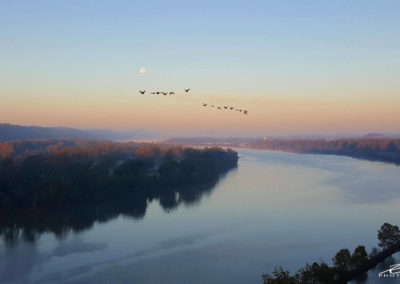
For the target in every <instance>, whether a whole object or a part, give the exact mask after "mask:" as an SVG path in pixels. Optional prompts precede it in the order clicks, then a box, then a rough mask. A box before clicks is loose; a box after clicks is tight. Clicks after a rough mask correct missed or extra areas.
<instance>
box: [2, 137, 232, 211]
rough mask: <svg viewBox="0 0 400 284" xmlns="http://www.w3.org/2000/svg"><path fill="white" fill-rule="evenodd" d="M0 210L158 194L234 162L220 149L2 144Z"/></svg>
mask: <svg viewBox="0 0 400 284" xmlns="http://www.w3.org/2000/svg"><path fill="white" fill-rule="evenodd" d="M0 146H1V147H2V149H6V150H7V151H6V150H4V151H2V153H3V155H2V157H1V159H0V210H3V211H13V210H21V209H32V208H42V207H46V208H49V207H59V206H64V205H72V204H85V203H93V202H96V201H104V200H107V201H109V200H113V199H117V198H120V197H121V196H123V195H124V194H131V195H134V196H136V198H138V199H153V198H159V196H160V190H161V189H164V188H171V187H179V186H193V185H200V184H205V183H209V182H211V181H213V180H216V179H217V178H218V176H219V175H220V174H222V173H225V172H226V171H228V170H229V169H232V168H234V167H236V166H237V161H238V154H237V153H236V152H234V151H232V150H229V149H228V150H224V149H222V148H217V147H213V148H204V149H192V148H187V147H178V146H166V145H156V144H137V143H113V142H100V141H86V140H84V141H81V140H68V141H64V140H40V141H21V142H11V143H3V144H2V145H0Z"/></svg>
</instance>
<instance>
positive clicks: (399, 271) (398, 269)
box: [378, 264, 400, 278]
mask: <svg viewBox="0 0 400 284" xmlns="http://www.w3.org/2000/svg"><path fill="white" fill-rule="evenodd" d="M378 277H379V278H396V277H398V278H400V264H393V265H391V266H390V267H389V269H388V270H385V271H382V272H379V274H378Z"/></svg>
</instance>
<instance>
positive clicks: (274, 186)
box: [0, 150, 400, 284]
mask: <svg viewBox="0 0 400 284" xmlns="http://www.w3.org/2000/svg"><path fill="white" fill-rule="evenodd" d="M239 153H240V155H241V156H243V158H241V159H240V160H239V166H238V168H237V169H234V170H232V171H230V172H229V173H227V174H226V175H224V176H223V177H221V178H220V180H219V181H218V182H217V184H215V185H212V186H210V187H209V188H206V189H197V190H195V191H191V193H190V194H188V195H187V196H176V200H179V202H168V200H164V201H162V202H161V203H162V204H161V205H160V203H159V202H158V201H151V202H148V204H144V206H143V205H142V207H141V208H140V209H135V208H134V209H132V210H130V209H126V208H125V209H124V210H120V211H118V210H114V209H112V210H111V209H110V212H109V213H107V214H105V216H103V215H102V214H101V213H102V212H98V214H87V213H85V212H86V211H85V210H82V211H75V212H74V213H73V214H72V215H71V216H70V215H67V217H61V218H58V217H57V218H56V217H54V219H51V218H50V217H53V216H47V218H50V219H51V220H53V221H46V224H47V225H46V226H38V225H37V224H36V225H35V226H36V227H35V226H33V225H26V227H25V229H24V230H14V233H13V234H11V236H10V234H9V233H7V232H8V231H10V230H11V231H12V228H11V229H10V228H9V229H8V230H7V229H3V232H2V234H1V235H2V236H1V240H0V282H1V283H140V284H146V283H163V284H168V283H187V284H190V283H229V284H234V283H261V275H262V273H270V272H271V271H272V270H273V268H274V266H275V265H281V266H283V267H284V268H285V269H287V270H291V271H296V270H297V269H298V268H300V267H302V266H304V265H305V264H306V263H307V262H308V263H312V262H315V261H317V262H318V261H324V262H327V263H328V264H331V259H332V257H333V256H334V254H335V253H336V252H337V251H338V250H339V249H341V248H349V249H350V250H351V251H352V250H353V249H354V248H355V247H356V246H357V245H359V244H362V245H365V246H366V247H367V249H368V250H370V249H371V248H372V247H373V246H376V244H377V239H376V232H377V230H378V228H379V226H380V225H381V224H383V223H384V222H389V223H392V224H399V223H400V221H399V218H398V214H399V208H400V206H399V205H400V178H399V177H400V167H397V166H394V165H391V164H385V163H380V162H370V161H363V160H357V159H353V158H349V157H341V156H329V155H302V154H294V153H283V152H271V151H258V150H239ZM128 202H129V201H128ZM132 206H133V207H134V206H136V205H132ZM125 207H126V205H125ZM98 210H101V209H98ZM15 231H17V232H15ZM397 259H398V260H399V261H398V262H400V257H396V256H395V257H394V258H393V259H390V260H388V261H389V262H390V263H397V262H396V260H397ZM390 263H385V264H382V265H381V266H380V267H377V268H376V269H375V270H373V271H370V273H369V274H368V278H367V279H366V280H364V282H362V283H367V284H372V283H391V282H396V280H388V279H380V278H378V277H377V275H378V272H379V271H381V270H384V269H387V268H388V266H389V264H390ZM397 281H399V282H400V280H397Z"/></svg>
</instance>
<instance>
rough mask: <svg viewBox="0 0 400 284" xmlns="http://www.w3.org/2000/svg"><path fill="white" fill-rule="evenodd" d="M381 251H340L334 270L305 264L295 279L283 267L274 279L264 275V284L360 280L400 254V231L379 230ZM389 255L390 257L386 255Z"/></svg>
mask: <svg viewBox="0 0 400 284" xmlns="http://www.w3.org/2000/svg"><path fill="white" fill-rule="evenodd" d="M377 237H378V241H379V242H378V247H379V248H373V249H372V250H371V252H370V253H369V254H368V253H367V251H366V249H365V247H364V246H361V245H360V246H358V247H356V248H355V249H354V251H353V253H351V252H350V250H348V249H341V250H339V251H338V252H337V253H336V255H335V256H334V257H333V258H332V262H333V266H329V265H328V264H326V263H323V262H322V263H317V262H315V263H313V264H311V265H310V264H306V266H305V267H303V268H301V269H299V270H298V272H297V273H296V274H294V275H292V274H291V273H290V272H289V271H286V270H284V269H283V268H282V267H275V269H274V271H273V272H272V275H270V274H264V275H262V279H263V283H264V284H317V283H318V284H335V283H347V281H349V280H352V279H354V278H356V277H359V276H360V274H363V273H365V272H367V271H368V269H370V268H372V267H374V266H375V265H376V264H377V263H378V262H379V261H382V260H384V258H386V257H388V256H390V255H391V254H392V253H394V252H397V251H399V250H400V229H399V227H398V226H394V225H391V224H389V223H385V224H383V225H382V226H381V228H380V229H379V230H378V234H377ZM387 252H389V253H387Z"/></svg>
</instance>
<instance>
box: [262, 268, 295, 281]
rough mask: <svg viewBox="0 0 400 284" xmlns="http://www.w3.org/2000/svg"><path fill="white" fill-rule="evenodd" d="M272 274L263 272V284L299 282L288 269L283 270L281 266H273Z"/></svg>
mask: <svg viewBox="0 0 400 284" xmlns="http://www.w3.org/2000/svg"><path fill="white" fill-rule="evenodd" d="M272 274H273V276H270V275H268V274H263V276H262V279H263V283H264V284H299V282H298V280H297V279H296V277H295V276H291V275H290V272H289V271H284V270H283V269H282V267H275V268H274V271H273V272H272Z"/></svg>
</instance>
